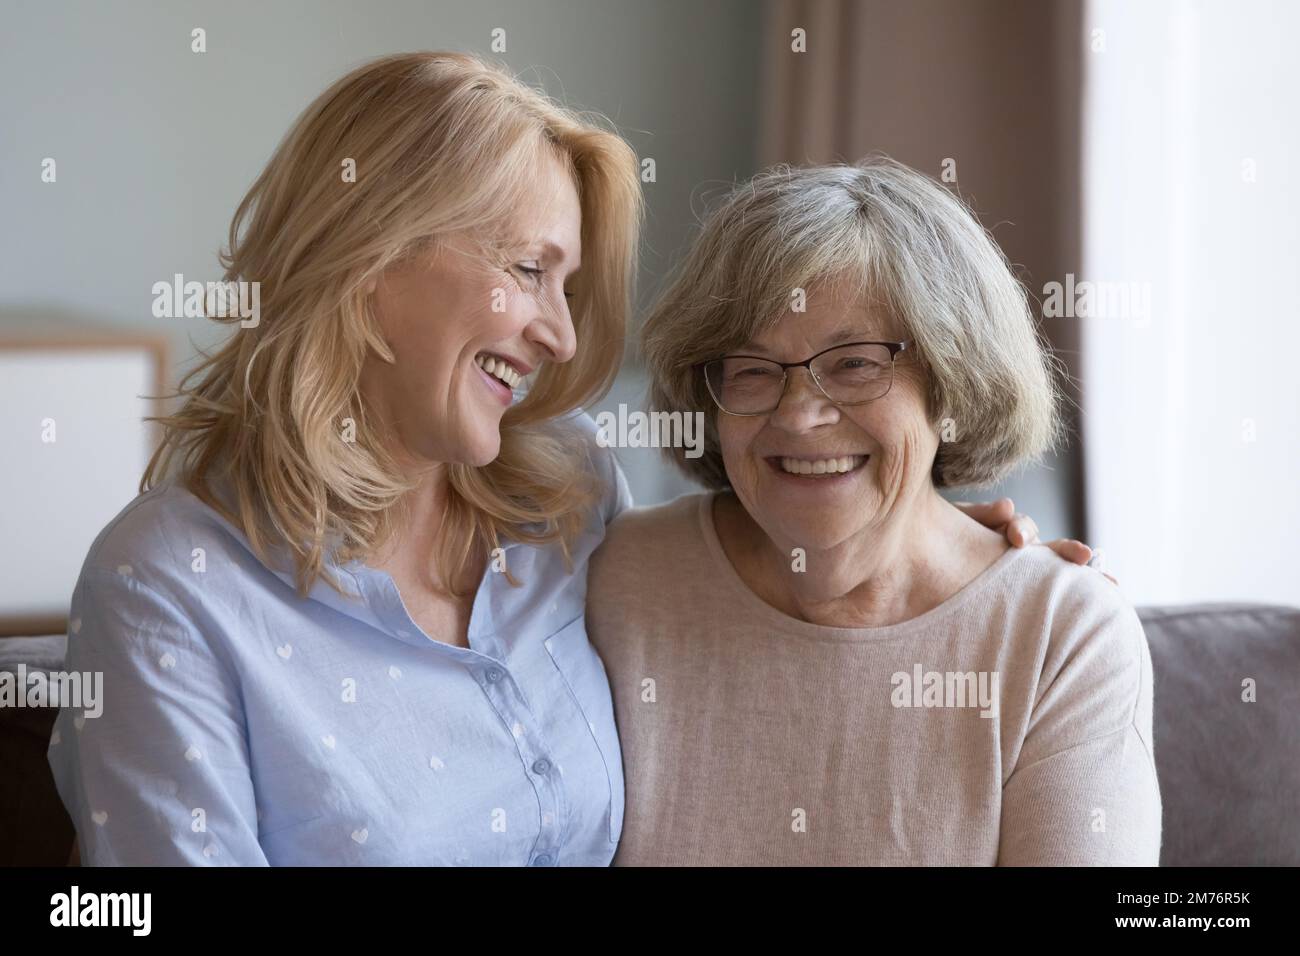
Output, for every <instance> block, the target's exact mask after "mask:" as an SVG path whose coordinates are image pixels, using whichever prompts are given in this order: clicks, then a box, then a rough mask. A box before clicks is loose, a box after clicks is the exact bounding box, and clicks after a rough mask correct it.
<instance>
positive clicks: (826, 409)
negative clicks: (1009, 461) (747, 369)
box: [718, 291, 939, 553]
mask: <svg viewBox="0 0 1300 956" xmlns="http://www.w3.org/2000/svg"><path fill="white" fill-rule="evenodd" d="M863 341H874V342H897V341H900V338H899V330H898V329H897V328H896V327H894V326H893V324H892V323H890V322H888V321H886V320H883V319H882V318H881V317H880V316H878V315H877V314H876V313H874V312H873V311H872V310H870V309H867V308H863V307H861V306H856V305H854V304H852V303H846V302H845V301H844V300H842V299H838V298H833V297H831V296H829V295H828V294H823V293H818V292H816V291H811V292H810V294H809V296H808V302H807V311H806V312H804V313H799V314H796V313H787V314H786V316H785V317H784V318H783V319H781V321H780V322H778V323H777V325H776V326H775V327H774V328H772V329H770V330H768V331H766V332H764V333H762V334H761V335H760V336H759V337H758V338H757V339H756V340H755V341H753V342H751V343H749V345H748V346H746V347H744V348H741V349H735V350H733V352H734V353H735V354H748V355H758V356H761V357H763V358H770V359H772V360H774V361H777V362H799V361H803V360H804V359H806V358H809V357H810V356H812V355H814V354H815V353H817V352H820V351H822V350H823V349H827V348H830V347H831V346H834V345H838V344H841V343H844V342H863ZM911 373H912V368H911V367H910V366H908V365H907V364H905V360H904V359H902V358H901V357H900V359H899V362H898V364H897V366H896V367H895V369H894V375H893V383H892V385H891V387H890V389H889V392H888V393H887V394H886V395H884V396H883V397H881V398H878V399H876V400H874V401H871V402H868V403H867V404H864V405H845V406H840V405H836V404H835V403H834V402H832V401H831V400H830V399H829V398H827V397H826V396H825V395H824V394H822V392H821V391H820V390H819V389H818V388H817V386H816V384H814V382H813V381H812V379H811V378H810V376H809V373H808V371H807V370H806V369H799V368H792V369H789V370H787V374H788V380H787V382H786V390H785V394H784V396H783V397H782V399H781V404H780V405H779V406H778V407H777V409H776V410H775V411H773V412H770V413H768V414H766V415H755V416H752V417H751V416H734V415H726V414H723V413H721V412H719V413H718V437H719V440H720V442H721V451H722V458H723V463H724V465H725V466H726V470H727V477H728V479H729V481H730V482H731V486H732V489H733V490H734V491H735V492H736V496H737V497H738V498H739V499H740V501H741V503H742V504H743V505H744V506H745V510H746V511H747V512H748V513H749V515H750V517H751V518H752V519H753V520H754V522H755V523H756V524H757V525H758V526H759V527H761V528H762V529H763V531H764V532H766V534H767V536H768V537H769V538H770V539H771V540H772V541H773V542H774V543H775V544H776V545H778V546H779V547H781V548H782V549H785V550H786V551H787V553H788V550H789V549H790V548H795V547H800V548H805V549H809V550H812V549H816V550H827V549H830V548H833V547H835V546H837V545H840V544H843V543H844V542H846V541H848V540H849V539H850V538H853V537H855V536H859V535H861V534H863V533H864V532H867V533H870V531H871V529H873V528H875V529H878V528H882V527H883V526H885V525H886V524H887V523H888V522H889V521H890V520H891V519H892V518H895V517H897V516H899V515H900V514H902V513H903V512H904V511H905V510H906V508H907V507H908V505H909V503H910V502H911V501H912V500H914V498H915V496H916V494H917V493H918V492H919V491H921V490H923V489H925V488H927V487H928V486H929V483H930V467H931V465H932V464H933V462H934V456H935V452H936V450H937V449H938V438H939V436H938V434H937V432H936V430H935V428H934V427H933V426H932V425H931V424H930V422H929V420H928V417H927V415H926V403H925V398H924V394H923V391H922V388H921V385H920V383H919V382H918V381H917V379H916V376H915V375H914V374H911ZM832 461H834V465H833V466H832V465H831V462H832ZM805 462H806V463H807V464H808V467H809V468H810V469H817V468H820V469H821V471H822V472H823V473H821V474H807V475H805V474H801V473H799V472H802V471H803V470H804V464H803V463H805ZM845 467H847V468H848V470H847V471H841V469H843V468H845Z"/></svg>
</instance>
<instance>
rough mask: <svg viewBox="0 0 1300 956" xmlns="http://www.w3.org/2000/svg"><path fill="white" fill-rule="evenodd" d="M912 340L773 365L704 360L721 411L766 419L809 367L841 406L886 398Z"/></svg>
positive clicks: (853, 345) (731, 358) (755, 360)
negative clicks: (796, 374)
mask: <svg viewBox="0 0 1300 956" xmlns="http://www.w3.org/2000/svg"><path fill="white" fill-rule="evenodd" d="M907 346H908V343H907V342H850V343H849V344H848V345H836V346H835V347H833V348H829V349H825V350H824V351H821V352H818V353H817V354H816V355H814V356H812V357H811V358H808V359H805V360H804V361H802V362H773V361H772V360H771V359H765V358H759V357H758V356H756V355H726V356H723V357H722V358H718V359H710V360H709V361H707V362H700V363H698V364H697V365H696V366H695V367H696V368H702V369H704V381H705V384H706V385H707V386H708V388H709V394H710V395H712V396H713V400H714V401H715V402H717V404H718V408H720V409H722V411H724V412H726V413H727V414H728V415H765V414H767V413H768V412H771V411H775V410H776V408H777V406H778V405H780V404H781V398H782V397H783V396H784V395H785V386H786V381H787V380H788V379H789V377H790V373H789V370H790V369H792V368H806V369H807V370H808V374H809V375H811V376H812V380H813V383H814V384H815V385H816V386H817V388H818V389H819V390H820V391H821V393H822V394H823V395H825V396H826V397H827V398H829V399H830V400H831V401H832V402H834V403H835V404H836V405H865V404H866V403H867V402H874V401H875V400H876V399H878V398H883V397H884V396H885V395H886V394H887V393H888V392H889V389H890V386H891V385H893V383H894V359H895V358H897V356H898V353H899V352H902V351H904V350H905V349H906V348H907Z"/></svg>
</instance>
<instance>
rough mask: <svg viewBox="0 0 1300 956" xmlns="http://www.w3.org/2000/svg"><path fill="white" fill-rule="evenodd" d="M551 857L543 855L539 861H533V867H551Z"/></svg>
mask: <svg viewBox="0 0 1300 956" xmlns="http://www.w3.org/2000/svg"><path fill="white" fill-rule="evenodd" d="M550 865H551V857H550V854H548V853H543V854H542V855H541V856H539V857H538V858H537V859H535V860H533V866H550Z"/></svg>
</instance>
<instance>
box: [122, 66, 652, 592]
mask: <svg viewBox="0 0 1300 956" xmlns="http://www.w3.org/2000/svg"><path fill="white" fill-rule="evenodd" d="M548 156H556V157H558V158H559V159H561V161H562V162H563V163H564V165H565V166H566V167H567V168H568V169H569V171H570V174H571V175H572V177H573V179H574V182H575V185H576V186H577V189H578V193H579V198H580V202H581V209H582V231H581V242H582V250H583V268H582V270H581V271H580V272H579V273H578V274H577V275H575V276H574V277H573V286H572V291H573V292H574V293H575V296H574V299H573V300H572V302H571V304H570V309H571V315H572V317H573V324H574V328H575V331H576V334H577V342H578V345H577V353H576V355H575V356H574V358H573V359H572V361H570V362H567V363H564V364H553V363H548V364H546V365H545V366H544V367H543V368H542V370H541V371H539V372H538V373H537V378H536V381H535V382H534V383H533V385H532V387H531V388H530V390H529V391H528V394H527V395H526V396H525V397H524V398H523V399H521V400H520V401H519V402H517V403H516V404H515V405H514V406H512V407H511V408H510V409H508V410H507V412H506V413H505V415H504V417H503V419H502V422H501V451H500V455H499V456H498V457H497V458H496V459H495V460H494V461H492V462H491V463H490V464H489V465H487V466H485V467H482V468H474V467H469V466H465V465H460V464H452V465H451V466H450V467H449V468H448V473H449V484H450V494H449V500H450V504H449V506H448V509H447V512H446V514H445V516H444V519H443V524H442V526H441V533H440V536H439V546H438V553H437V554H436V555H434V556H431V557H433V558H435V559H436V560H437V561H438V565H439V568H440V570H441V571H442V572H443V576H444V580H446V581H448V582H454V581H457V580H459V579H461V575H462V574H463V572H465V571H466V570H469V568H470V563H471V562H472V561H473V560H474V556H475V554H476V552H477V550H478V548H477V546H487V547H496V546H497V545H498V542H499V541H500V539H501V538H502V537H503V536H508V537H510V538H512V539H513V540H517V541H523V542H526V543H532V544H539V545H540V544H550V543H558V544H559V546H560V547H561V548H562V551H563V554H564V557H565V559H566V560H568V559H569V555H570V551H569V548H570V544H571V542H572V540H573V538H574V537H575V535H576V534H577V533H578V532H579V531H580V530H581V528H582V527H583V525H584V523H585V521H586V511H587V509H588V508H590V507H591V506H592V505H593V503H594V500H595V498H596V497H597V496H598V494H599V489H598V487H597V486H596V482H595V479H594V477H593V476H592V475H591V474H590V464H589V462H588V461H587V460H586V458H585V456H583V455H575V454H574V452H573V449H574V448H575V447H576V446H575V430H576V428H577V426H576V425H575V423H573V422H566V421H564V420H562V416H565V415H566V413H568V412H571V411H573V410H575V409H578V408H580V407H582V406H585V405H587V404H589V403H590V402H591V401H592V400H594V399H596V398H598V397H599V396H601V395H603V394H604V392H605V391H606V390H607V389H608V388H609V386H610V384H611V382H612V381H613V378H614V376H615V374H616V373H617V371H618V365H619V361H620V359H621V357H622V351H623V350H622V342H623V336H624V331H625V325H626V317H627V315H628V312H629V310H630V308H631V304H632V295H633V285H634V269H635V265H636V261H637V237H638V235H639V231H640V227H641V222H642V218H643V215H644V212H643V202H642V197H641V190H640V183H639V180H638V177H637V174H636V157H635V154H634V153H633V151H632V149H631V147H630V146H628V144H627V143H626V142H625V141H624V140H623V139H622V138H621V137H620V136H618V135H617V133H616V132H614V131H613V130H612V128H609V127H608V123H607V121H605V120H603V119H602V118H600V117H595V116H592V115H590V114H579V113H575V112H572V111H570V110H567V109H564V108H562V107H561V106H559V105H557V104H556V103H555V102H554V101H552V100H551V99H550V98H548V97H547V96H546V95H545V94H544V93H543V92H541V91H539V90H536V89H533V88H532V87H529V86H527V85H525V84H524V83H522V82H520V81H519V80H517V79H516V78H515V77H514V76H512V75H511V74H510V73H509V72H508V71H507V70H506V69H505V68H504V67H500V66H497V65H495V64H492V63H490V62H487V61H485V60H483V59H480V58H479V57H476V56H472V55H468V54H460V53H432V52H422V53H406V54H397V55H393V56H386V57H382V58H380V59H378V60H374V61H372V62H369V63H367V64H366V65H364V66H362V67H360V68H358V69H356V70H354V71H353V72H351V73H349V74H348V75H346V76H344V77H343V78H342V79H340V80H339V81H338V82H336V83H334V85H332V86H331V87H330V88H329V89H327V90H326V91H325V92H324V93H322V94H321V95H320V96H319V97H318V98H317V99H316V100H315V101H314V102H313V103H312V104H311V105H310V106H309V107H308V108H307V109H306V110H305V111H304V112H303V113H302V115H301V116H300V117H299V118H298V119H297V121H296V122H295V123H294V125H293V127H292V128H291V129H290V131H289V132H288V134H287V135H286V137H285V138H284V140H283V141H282V142H281V144H280V145H279V147H278V148H277V149H276V151H275V154H274V155H273V156H272V158H271V160H270V162H269V163H268V164H267V166H266V169H265V170H264V171H263V172H262V174H261V175H260V176H259V177H258V178H257V181H256V182H255V183H254V184H253V186H252V188H251V189H250V190H249V192H248V194H247V195H246V196H245V197H244V199H243V201H242V202H241V203H240V204H239V208H238V210H237V211H236V212H235V215H234V218H233V220H232V222H231V225H230V236H229V247H228V249H227V250H226V251H224V252H223V253H222V254H221V257H220V260H221V264H222V266H223V267H224V269H225V276H224V280H225V281H226V282H235V281H244V282H258V283H260V290H259V291H260V316H261V321H260V322H259V323H258V324H257V325H255V326H254V327H251V328H238V329H235V330H234V331H233V333H232V335H231V337H230V338H229V340H228V341H226V342H225V343H224V344H223V345H222V346H221V347H220V348H219V349H218V350H217V351H216V352H215V353H213V354H210V355H209V354H204V356H203V361H201V362H200V364H198V365H197V366H196V367H195V368H194V369H192V370H191V371H190V372H189V373H188V374H187V375H185V377H184V378H182V379H181V382H180V384H179V387H178V389H177V391H176V392H175V393H173V394H172V395H171V396H169V397H171V398H178V399H183V400H184V401H183V404H182V406H181V408H180V410H179V411H178V412H177V413H175V414H172V415H161V416H154V417H152V418H151V420H154V421H158V422H160V423H161V425H162V426H163V437H162V441H161V443H160V445H159V447H158V448H157V450H156V451H155V452H154V454H153V456H152V458H151V459H150V461H149V464H148V467H147V468H146V469H145V472H144V476H143V477H142V478H141V481H140V491H141V492H144V491H146V490H148V489H149V488H150V487H151V486H153V485H155V484H157V483H158V482H159V481H161V480H163V478H164V476H167V475H169V474H171V473H172V471H173V470H174V471H175V472H176V473H177V474H178V476H179V478H180V480H181V482H182V483H183V484H184V486H185V487H187V488H188V489H189V490H190V491H192V492H193V493H194V494H195V495H197V496H198V497H200V499H201V500H203V501H204V502H206V503H207V504H208V505H210V506H211V507H213V508H215V509H216V510H218V511H219V512H220V513H221V514H223V515H224V516H225V517H227V518H228V519H229V520H230V521H231V523H232V524H234V525H235V526H236V527H238V528H240V529H241V530H242V531H243V532H244V533H245V535H246V537H247V538H248V540H249V543H250V545H251V546H252V547H253V549H254V551H255V552H256V554H257V555H258V557H259V558H261V559H262V560H263V561H266V560H267V551H268V547H276V548H280V547H287V548H288V549H289V552H290V555H291V558H292V560H293V563H294V566H295V580H296V584H297V588H298V592H299V594H301V595H304V596H305V595H306V594H307V593H308V592H309V591H310V590H311V588H312V587H313V585H314V584H315V582H316V580H317V579H318V578H323V579H324V580H325V581H327V582H328V583H329V585H330V586H331V587H333V588H334V589H335V590H340V591H341V588H340V587H339V584H338V582H337V581H336V580H335V577H334V575H332V574H331V573H330V572H329V569H328V567H327V565H328V562H329V560H330V559H331V557H332V558H333V559H335V560H337V561H339V562H346V561H349V560H351V559H353V558H359V557H365V556H367V555H371V554H373V553H375V552H376V551H377V550H378V549H379V548H380V547H381V546H382V545H383V544H384V543H385V542H386V541H387V540H388V539H389V537H390V536H391V534H392V532H393V530H394V528H395V527H396V522H397V521H399V520H400V515H401V513H402V508H401V504H402V496H403V495H404V494H406V493H407V492H408V491H410V490H412V489H413V488H414V487H415V486H416V481H415V480H413V479H411V478H409V477H404V476H403V475H402V473H401V471H400V470H399V468H398V467H397V465H396V463H395V461H394V459H393V457H392V455H391V454H390V453H389V451H388V450H387V449H386V448H385V447H384V443H383V441H381V439H380V435H381V432H380V430H379V429H380V426H381V423H379V422H375V421H372V420H371V419H370V418H368V417H367V414H366V409H365V408H364V407H363V405H362V401H361V394H360V392H359V388H358V384H359V381H360V376H361V369H362V365H363V363H364V361H365V359H366V356H367V354H368V352H369V350H370V349H373V350H375V351H376V352H377V353H378V354H379V355H380V356H382V357H383V358H384V360H385V361H388V362H392V361H393V360H394V356H393V354H392V351H391V350H390V349H389V348H388V347H387V345H386V344H385V343H384V341H383V338H382V335H381V334H380V332H379V327H378V325H377V323H376V321H375V318H374V314H373V311H372V309H371V307H370V302H369V294H368V293H367V292H366V291H365V290H366V287H367V283H368V281H369V280H371V279H372V278H374V277H377V276H378V275H379V274H380V273H382V272H383V271H384V270H385V269H386V268H388V267H390V266H393V265H397V264H400V263H402V262H405V261H407V260H408V259H409V258H410V257H412V256H414V255H416V254H421V253H424V252H427V251H428V250H429V249H431V248H437V247H438V246H439V245H440V244H441V242H442V241H443V240H444V239H447V238H450V237H453V236H460V237H477V239H478V241H479V243H480V248H482V249H483V250H484V253H485V255H499V256H509V255H511V254H513V253H514V252H515V251H516V250H511V249H509V248H507V247H506V246H505V245H504V244H503V243H505V242H506V240H507V238H508V234H507V231H506V227H505V223H506V222H507V221H508V220H509V218H510V216H511V213H512V210H514V209H516V208H518V207H519V206H521V205H522V203H523V201H524V199H525V196H526V193H527V191H528V190H529V189H530V188H534V186H535V179H536V175H537V172H538V170H539V169H540V168H541V167H542V165H543V164H544V163H545V162H546V161H547V157H548ZM348 160H352V161H354V162H355V169H356V175H355V182H347V181H345V177H344V176H343V175H342V173H343V170H344V166H345V163H346V161H348ZM214 319H215V320H216V321H221V322H224V323H227V324H234V323H237V322H239V321H240V318H239V317H238V316H235V317H230V318H226V317H214ZM191 383H193V384H191ZM346 419H352V420H353V422H354V423H355V429H356V433H355V441H344V440H343V438H342V437H341V436H342V435H343V433H344V428H345V420H346ZM209 477H214V478H215V477H220V478H223V479H225V480H228V481H229V485H230V487H231V488H232V498H233V500H232V501H231V503H230V504H231V507H227V506H226V503H225V502H223V501H221V500H220V499H219V498H218V497H217V496H214V495H213V494H212V493H211V490H210V488H209V486H208V479H209Z"/></svg>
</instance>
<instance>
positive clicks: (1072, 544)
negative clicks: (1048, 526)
mask: <svg viewBox="0 0 1300 956" xmlns="http://www.w3.org/2000/svg"><path fill="white" fill-rule="evenodd" d="M1047 546H1048V547H1049V548H1051V549H1052V550H1053V551H1055V552H1056V553H1057V555H1058V556H1059V557H1062V558H1064V559H1065V560H1066V561H1069V562H1070V563H1071V564H1087V563H1088V562H1089V561H1090V560H1092V548H1090V547H1088V546H1087V545H1086V544H1084V543H1083V542H1082V541H1075V540H1074V539H1073V538H1057V539H1056V540H1055V541H1049V542H1047Z"/></svg>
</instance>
